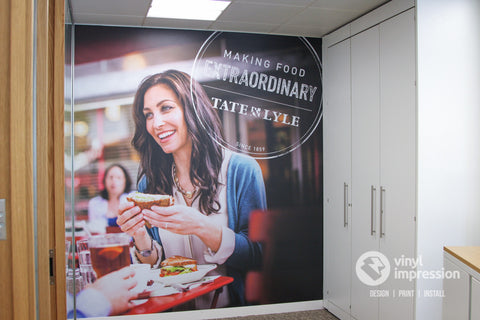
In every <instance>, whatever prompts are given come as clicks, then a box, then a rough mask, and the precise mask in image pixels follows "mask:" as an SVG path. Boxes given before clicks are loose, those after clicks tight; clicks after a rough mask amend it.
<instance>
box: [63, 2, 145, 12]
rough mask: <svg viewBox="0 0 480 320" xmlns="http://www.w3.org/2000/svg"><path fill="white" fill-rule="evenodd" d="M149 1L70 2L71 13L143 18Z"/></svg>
mask: <svg viewBox="0 0 480 320" xmlns="http://www.w3.org/2000/svg"><path fill="white" fill-rule="evenodd" d="M150 1H151V0H134V1H132V0H72V1H71V3H72V11H73V14H74V15H76V14H78V13H88V14H107V15H124V16H145V15H146V14H147V11H148V9H149V8H150Z"/></svg>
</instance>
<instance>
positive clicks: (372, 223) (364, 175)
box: [324, 9, 416, 320]
mask: <svg viewBox="0 0 480 320" xmlns="http://www.w3.org/2000/svg"><path fill="white" fill-rule="evenodd" d="M350 32H351V31H350ZM324 54H325V55H324V56H325V73H324V83H325V87H324V94H325V107H324V140H325V142H324V175H325V178H324V192H325V208H324V215H325V218H324V219H325V223H324V229H325V230H324V234H325V245H324V261H325V273H324V277H325V286H324V300H325V305H326V308H327V309H329V310H330V311H331V312H333V313H334V314H336V315H337V316H338V317H340V318H341V319H357V320H361V319H382V320H383V319H413V318H414V303H413V301H414V297H413V296H411V297H402V298H396V297H395V296H396V295H397V294H398V290H406V291H407V290H413V289H414V281H409V280H408V279H396V277H395V271H396V270H402V268H404V267H405V266H402V265H396V264H395V263H396V262H397V261H399V259H401V258H402V257H407V258H414V257H415V217H416V204H415V200H416V198H415V197H416V176H415V170H416V155H415V152H416V134H415V132H416V104H415V76H416V73H415V23H414V10H413V9H409V10H406V11H402V12H399V13H397V14H396V15H395V16H393V17H391V18H389V19H387V20H382V21H381V22H380V23H377V24H375V25H373V26H370V27H369V28H367V29H366V30H363V31H361V32H358V33H356V34H354V35H353V36H351V37H350V36H348V37H346V39H345V40H342V41H340V42H338V43H333V44H332V45H329V44H328V43H327V45H326V46H325V47H324ZM348 134H350V137H348V136H347V135H348ZM368 251H375V252H380V253H383V254H384V255H385V256H386V257H387V259H388V260H389V262H390V265H391V269H390V270H391V272H390V276H389V277H388V278H387V279H386V281H385V282H383V283H381V284H379V285H377V286H369V285H366V284H364V283H363V282H362V281H361V280H360V279H359V277H358V276H357V272H356V265H357V260H358V259H359V257H360V256H361V255H362V254H364V253H366V252H368ZM359 263H360V264H359V265H360V266H365V265H366V267H367V268H368V267H369V263H368V262H366V261H359ZM397 264H398V263H397ZM370 267H372V268H373V269H375V266H374V265H371V266H370ZM407 269H408V268H407ZM378 292H380V293H381V294H380V295H381V297H378V294H377V293H378ZM385 295H387V296H385Z"/></svg>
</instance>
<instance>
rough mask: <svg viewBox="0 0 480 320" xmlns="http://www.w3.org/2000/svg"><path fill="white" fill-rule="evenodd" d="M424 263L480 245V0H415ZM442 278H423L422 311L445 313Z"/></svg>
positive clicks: (426, 315)
mask: <svg viewBox="0 0 480 320" xmlns="http://www.w3.org/2000/svg"><path fill="white" fill-rule="evenodd" d="M417 26H418V27H417V28H418V29H417V32H418V83H417V84H418V247H417V252H418V255H419V256H421V257H422V261H423V266H422V267H420V268H419V270H422V269H423V270H441V269H442V267H443V246H445V245H446V246H459V245H480V232H479V231H480V1H479V0H417ZM441 288H442V281H441V280H422V279H419V280H418V281H417V289H418V290H420V295H419V296H418V297H417V310H416V319H417V320H422V319H441V310H442V308H441V303H442V300H441V299H440V298H425V297H422V292H423V290H424V289H441Z"/></svg>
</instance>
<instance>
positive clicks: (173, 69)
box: [65, 26, 323, 317]
mask: <svg viewBox="0 0 480 320" xmlns="http://www.w3.org/2000/svg"><path fill="white" fill-rule="evenodd" d="M74 42H75V46H74V47H75V51H74V55H73V61H74V62H73V66H74V68H73V72H72V73H73V77H72V78H73V82H72V86H73V90H72V92H73V113H72V114H70V113H66V115H69V116H66V118H65V128H66V130H65V132H66V143H67V146H73V147H72V148H71V150H74V152H72V154H66V160H67V161H66V164H69V163H70V164H71V166H69V167H68V168H66V172H68V173H69V174H67V183H66V195H67V198H68V197H69V196H71V199H72V201H71V203H70V202H68V201H67V203H69V205H67V208H66V214H67V217H66V221H67V224H66V226H67V240H68V241H70V252H69V255H68V265H67V270H66V276H67V290H69V293H68V294H69V297H71V298H72V299H73V300H74V301H75V304H73V303H70V304H68V305H67V309H68V312H69V314H68V315H69V317H100V316H112V315H134V314H153V313H161V312H182V311H185V310H201V309H210V308H228V307H242V306H252V305H267V304H274V303H284V302H300V301H309V300H318V299H322V282H323V279H322V273H323V270H322V260H323V257H322V248H323V243H322V238H323V231H322V230H323V225H322V220H323V213H322V201H323V198H322V197H323V190H322V180H323V177H322V174H323V173H322V82H321V78H322V66H321V39H310V38H309V39H307V38H303V37H288V36H275V35H261V34H246V33H228V32H207V31H190V30H171V29H146V28H124V27H102V26H75V32H74ZM74 306H75V307H74Z"/></svg>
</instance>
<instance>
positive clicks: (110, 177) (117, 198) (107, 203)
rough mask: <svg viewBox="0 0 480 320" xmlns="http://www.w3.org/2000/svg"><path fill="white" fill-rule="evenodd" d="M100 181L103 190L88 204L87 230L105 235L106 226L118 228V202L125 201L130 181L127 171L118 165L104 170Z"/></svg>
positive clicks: (130, 184)
mask: <svg viewBox="0 0 480 320" xmlns="http://www.w3.org/2000/svg"><path fill="white" fill-rule="evenodd" d="M102 181H103V183H102V184H103V189H102V190H101V191H100V195H98V196H96V197H95V198H92V199H90V201H89V202H88V228H89V230H90V232H94V233H105V231H106V227H107V226H109V227H118V225H117V217H118V212H119V211H118V210H119V205H120V202H122V201H126V196H127V194H128V192H129V191H130V188H131V186H132V179H131V178H130V176H129V174H128V172H127V170H126V169H125V167H124V166H122V165H121V164H118V163H114V164H112V165H110V166H109V167H108V168H107V169H106V170H105V174H104V176H103V180H102Z"/></svg>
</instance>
